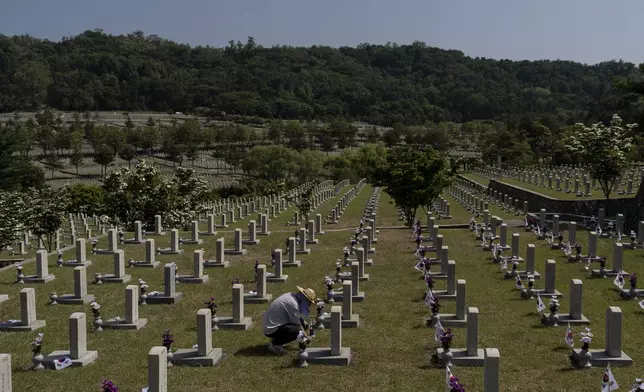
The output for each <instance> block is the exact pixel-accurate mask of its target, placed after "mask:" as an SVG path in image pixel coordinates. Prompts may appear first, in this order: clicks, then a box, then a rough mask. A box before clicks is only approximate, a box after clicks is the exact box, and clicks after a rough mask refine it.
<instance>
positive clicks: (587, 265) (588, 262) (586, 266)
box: [584, 257, 591, 271]
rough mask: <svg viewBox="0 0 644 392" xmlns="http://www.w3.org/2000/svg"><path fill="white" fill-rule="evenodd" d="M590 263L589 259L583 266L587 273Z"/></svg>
mask: <svg viewBox="0 0 644 392" xmlns="http://www.w3.org/2000/svg"><path fill="white" fill-rule="evenodd" d="M590 263H591V260H590V257H589V258H588V260H586V265H585V266H584V268H585V269H586V271H588V270H589V269H590Z"/></svg>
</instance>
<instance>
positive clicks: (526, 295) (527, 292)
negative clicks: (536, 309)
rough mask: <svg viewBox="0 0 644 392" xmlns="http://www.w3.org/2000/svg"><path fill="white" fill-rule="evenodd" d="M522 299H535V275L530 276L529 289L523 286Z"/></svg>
mask: <svg viewBox="0 0 644 392" xmlns="http://www.w3.org/2000/svg"><path fill="white" fill-rule="evenodd" d="M521 298H522V299H533V298H534V275H528V287H527V288H525V287H524V286H523V284H522V285H521Z"/></svg>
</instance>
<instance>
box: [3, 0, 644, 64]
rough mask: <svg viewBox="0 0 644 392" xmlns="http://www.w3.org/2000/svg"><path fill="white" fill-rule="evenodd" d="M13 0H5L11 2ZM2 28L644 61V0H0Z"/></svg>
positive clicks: (217, 42)
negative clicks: (412, 45)
mask: <svg viewBox="0 0 644 392" xmlns="http://www.w3.org/2000/svg"><path fill="white" fill-rule="evenodd" d="M2 3H5V4H2ZM0 6H1V7H0V34H4V35H15V34H29V35H32V36H36V37H40V38H46V39H50V40H59V39H61V38H62V37H64V36H72V35H77V34H80V33H82V32H83V31H85V30H94V29H97V28H98V29H102V30H104V31H105V32H106V33H111V34H128V33H131V32H134V31H136V30H141V31H143V32H144V33H146V34H156V35H158V36H161V37H164V38H167V39H170V40H173V41H178V42H183V43H188V44H190V45H210V46H216V47H222V46H226V45H227V43H228V42H229V41H230V40H235V41H237V40H239V41H242V42H246V39H247V37H249V36H251V37H254V38H255V42H256V43H258V44H260V45H263V46H273V45H292V46H310V45H329V46H336V47H338V46H356V45H358V44H360V43H364V42H368V43H372V44H385V43H387V42H395V43H398V44H410V43H412V42H414V41H423V42H425V43H426V44H427V45H429V46H435V47H439V48H443V49H457V50H460V51H462V52H464V53H465V54H466V55H468V56H472V57H487V58H494V59H512V60H542V59H553V60H554V59H561V60H573V61H578V62H582V63H588V64H595V63H598V62H601V61H608V60H620V59H622V60H624V61H629V62H634V63H642V62H644V45H642V39H644V23H642V16H644V0H613V1H610V2H609V1H606V0H424V1H423V0H325V1H316V2H313V1H311V0H229V1H223V0H180V1H179V0H110V1H96V0H94V1H92V0H0Z"/></svg>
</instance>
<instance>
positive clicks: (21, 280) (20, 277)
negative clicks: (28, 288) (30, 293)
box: [16, 264, 25, 284]
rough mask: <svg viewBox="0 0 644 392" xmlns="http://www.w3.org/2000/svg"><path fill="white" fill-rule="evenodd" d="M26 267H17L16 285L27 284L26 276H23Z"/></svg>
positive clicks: (19, 265)
mask: <svg viewBox="0 0 644 392" xmlns="http://www.w3.org/2000/svg"><path fill="white" fill-rule="evenodd" d="M23 268H24V267H23V266H22V265H21V264H18V265H17V266H16V283H18V284H24V283H25V274H23V272H22V269H23Z"/></svg>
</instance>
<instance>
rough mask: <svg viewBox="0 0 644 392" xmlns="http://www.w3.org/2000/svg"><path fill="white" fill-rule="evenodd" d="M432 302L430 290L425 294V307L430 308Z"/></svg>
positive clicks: (432, 294) (432, 297)
mask: <svg viewBox="0 0 644 392" xmlns="http://www.w3.org/2000/svg"><path fill="white" fill-rule="evenodd" d="M432 301H434V293H432V290H431V289H427V293H425V306H427V307H430V306H432Z"/></svg>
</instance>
